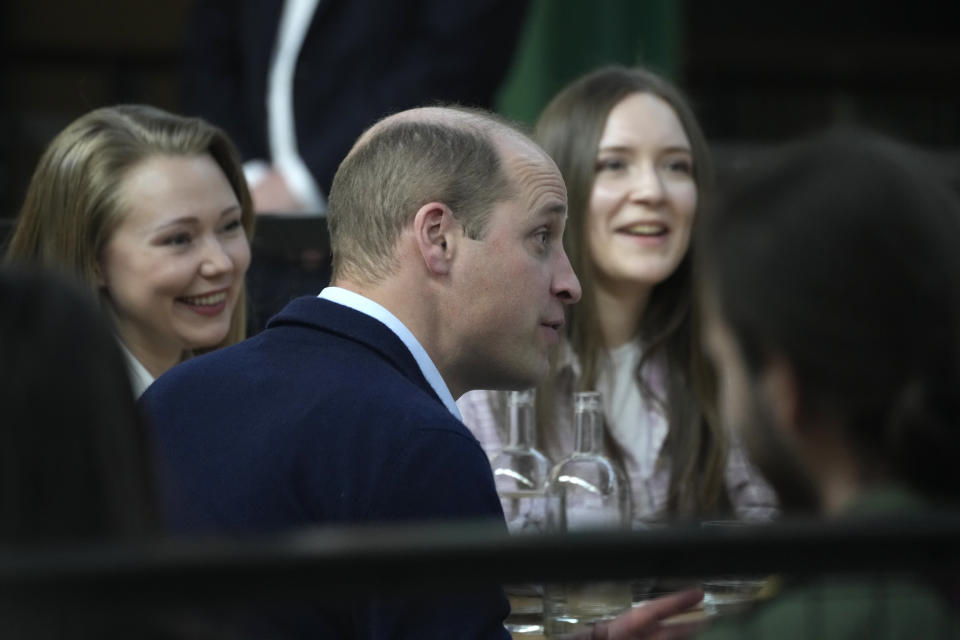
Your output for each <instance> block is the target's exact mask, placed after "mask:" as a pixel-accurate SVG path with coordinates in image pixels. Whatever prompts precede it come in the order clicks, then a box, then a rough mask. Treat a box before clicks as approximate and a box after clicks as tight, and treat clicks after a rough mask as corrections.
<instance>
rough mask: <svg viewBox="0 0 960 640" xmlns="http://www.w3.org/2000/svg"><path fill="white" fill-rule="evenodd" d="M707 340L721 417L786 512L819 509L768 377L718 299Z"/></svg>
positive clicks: (708, 309) (708, 319)
mask: <svg viewBox="0 0 960 640" xmlns="http://www.w3.org/2000/svg"><path fill="white" fill-rule="evenodd" d="M703 327H704V329H703V331H704V344H705V346H706V349H707V353H708V355H709V357H710V359H711V360H712V361H713V364H714V367H715V368H716V371H717V377H718V382H719V394H718V402H719V408H720V415H721V419H722V420H723V423H724V425H725V426H726V427H727V428H728V429H730V431H731V435H732V436H733V437H734V438H735V439H737V440H738V441H739V442H740V443H741V444H742V445H743V447H744V450H745V451H746V454H747V457H748V458H749V459H750V461H751V462H752V463H753V464H754V465H755V466H756V467H757V470H758V471H760V473H761V474H762V475H763V476H764V478H766V480H767V481H768V482H769V483H770V485H771V486H772V487H773V489H774V490H775V491H776V492H777V497H778V498H779V499H780V503H781V507H782V508H783V509H784V511H785V512H800V511H803V512H807V511H811V510H815V509H816V507H817V498H816V488H815V486H814V484H813V481H812V479H811V477H810V475H809V473H808V471H807V470H806V468H805V465H804V463H803V460H802V457H801V454H800V452H799V451H798V449H797V447H796V446H794V443H792V442H791V438H790V436H789V435H788V434H789V433H790V429H788V428H787V426H786V425H784V424H781V423H780V421H779V420H778V419H777V416H782V415H784V411H781V410H779V409H780V407H778V406H776V404H777V402H778V401H780V400H782V398H780V397H778V396H777V395H776V394H773V393H771V392H770V387H769V385H767V384H764V383H763V381H762V377H763V376H762V375H760V376H758V375H755V374H751V373H750V371H749V370H748V368H747V364H746V362H745V361H744V358H743V354H742V351H741V349H740V345H739V344H738V343H737V341H736V338H735V337H734V335H733V332H732V331H731V330H730V327H729V326H728V325H727V323H726V321H725V320H724V319H723V318H722V317H721V315H720V313H719V312H718V310H717V306H716V303H715V301H713V300H708V301H707V303H706V304H705V308H704V323H703Z"/></svg>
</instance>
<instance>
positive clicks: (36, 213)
mask: <svg viewBox="0 0 960 640" xmlns="http://www.w3.org/2000/svg"><path fill="white" fill-rule="evenodd" d="M203 154H209V155H210V156H211V157H212V158H213V160H214V162H216V163H217V165H218V166H219V167H220V168H221V169H222V170H223V173H224V175H225V176H226V178H227V181H228V182H229V183H230V186H231V188H232V189H233V192H234V194H235V195H236V196H237V200H238V201H239V203H240V209H241V223H242V225H243V228H244V230H245V232H246V235H247V238H248V239H250V238H252V236H253V226H254V211H253V203H252V201H251V198H250V191H249V189H248V188H247V183H246V180H245V179H244V177H243V168H242V165H241V162H240V156H239V154H238V153H237V150H236V147H234V145H233V143H232V142H231V141H230V139H229V138H228V137H227V135H226V134H225V133H224V132H223V131H222V130H220V129H219V128H217V127H215V126H213V125H211V124H209V123H208V122H206V121H204V120H201V119H199V118H185V117H182V116H177V115H173V114H171V113H167V112H166V111H163V110H161V109H157V108H155V107H149V106H145V105H119V106H113V107H104V108H101V109H96V110H94V111H91V112H90V113H87V114H86V115H84V116H81V117H80V118H78V119H77V120H75V121H74V122H72V123H71V124H70V125H69V126H67V128H66V129H64V130H63V131H62V132H60V134H59V135H57V137H56V138H54V139H53V141H52V142H51V143H50V145H49V146H48V147H47V148H46V150H45V151H44V153H43V155H42V156H41V157H40V161H39V163H38V164H37V168H36V169H35V170H34V173H33V177H32V178H31V180H30V185H29V187H28V188H27V194H26V197H25V199H24V203H23V207H22V208H21V209H20V215H19V217H18V219H17V225H16V228H15V230H14V232H13V235H12V237H11V239H10V245H9V248H8V250H7V255H6V261H7V262H12V263H33V264H39V265H41V266H44V267H46V268H52V269H56V270H60V271H65V272H67V273H70V274H72V275H73V276H75V277H78V278H79V279H80V281H81V282H82V283H83V284H85V285H86V286H88V287H89V288H90V289H91V290H92V291H93V292H94V293H95V294H97V295H100V296H101V302H104V299H103V297H102V296H103V293H102V292H99V291H98V285H97V277H96V274H97V263H98V260H99V257H100V254H101V252H102V251H103V249H104V247H105V246H106V244H107V242H108V241H109V239H110V237H111V236H112V235H113V232H114V231H115V230H116V228H117V226H118V225H119V223H120V221H121V220H122V219H123V216H124V215H125V211H126V206H125V204H124V202H123V201H122V198H121V187H122V185H123V182H124V179H125V178H126V176H127V174H128V173H129V172H130V170H131V169H133V168H134V167H135V166H137V165H139V164H140V163H142V162H143V161H145V160H146V159H148V158H151V157H153V156H157V155H180V156H192V155H203ZM245 335H246V293H245V288H244V289H241V292H240V297H239V298H238V300H237V305H236V307H235V308H234V311H233V316H232V317H231V321H230V331H229V332H228V333H227V336H226V337H225V338H224V340H223V342H221V343H220V344H218V345H215V346H214V347H212V348H217V347H222V346H226V345H228V344H233V343H235V342H239V341H240V340H242V339H243V338H244V337H245Z"/></svg>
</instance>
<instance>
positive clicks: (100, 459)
mask: <svg viewBox="0 0 960 640" xmlns="http://www.w3.org/2000/svg"><path fill="white" fill-rule="evenodd" d="M0 412H2V413H3V417H2V419H0V423H2V424H3V437H4V438H5V440H4V442H3V446H0V460H2V461H0V542H2V543H4V544H7V545H28V544H44V543H58V544H72V543H78V542H103V541H120V540H133V539H137V538H141V537H144V536H149V535H152V534H156V533H158V532H159V529H160V524H159V515H158V506H157V501H156V495H155V485H154V480H153V459H152V453H151V448H150V446H149V442H148V440H147V433H146V430H145V426H144V425H143V424H142V422H141V417H140V414H139V412H138V409H137V407H136V405H135V401H134V398H133V394H132V393H131V391H130V380H129V378H128V375H127V369H126V361H125V360H124V358H123V356H122V354H121V352H120V347H119V345H118V343H117V339H116V337H115V336H114V335H113V332H112V331H111V330H110V328H109V323H108V321H107V319H106V317H105V316H104V315H103V314H102V313H101V312H100V310H99V309H98V308H97V307H96V305H95V303H94V302H93V301H92V300H91V299H90V296H89V294H87V293H86V292H85V291H83V289H82V288H80V287H79V286H77V285H75V284H74V283H73V282H72V281H68V280H66V279H64V278H63V277H62V276H53V275H50V274H42V273H38V272H34V271H26V270H20V269H3V270H0Z"/></svg>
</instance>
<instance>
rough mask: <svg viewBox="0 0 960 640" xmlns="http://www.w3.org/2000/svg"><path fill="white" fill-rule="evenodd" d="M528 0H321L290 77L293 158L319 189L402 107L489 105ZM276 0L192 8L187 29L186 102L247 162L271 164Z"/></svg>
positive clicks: (209, 0)
mask: <svg viewBox="0 0 960 640" xmlns="http://www.w3.org/2000/svg"><path fill="white" fill-rule="evenodd" d="M527 4H528V2H527V0H470V1H469V2H450V1H449V0H404V1H403V2H383V1H382V0H320V2H319V4H318V6H317V9H316V12H315V14H314V17H313V21H312V22H311V24H310V27H309V30H308V31H307V34H306V36H305V38H304V43H303V47H302V49H301V51H300V56H299V59H298V62H297V67H296V69H295V71H294V79H293V110H294V120H295V123H296V138H297V145H298V150H299V152H300V156H301V157H302V158H303V160H304V163H305V164H306V165H307V167H308V168H309V169H310V171H311V173H312V174H313V176H314V178H315V179H316V181H317V184H318V185H319V187H320V188H321V189H322V190H323V192H324V193H329V191H330V183H331V181H332V180H333V174H334V173H335V172H336V169H337V167H338V166H339V164H340V161H341V160H342V159H343V157H344V156H345V155H346V153H347V151H349V150H350V147H351V146H352V145H353V142H354V141H355V140H356V139H357V137H358V136H359V135H360V133H361V132H362V131H363V130H364V129H365V128H366V127H367V126H368V125H370V124H372V123H373V122H375V121H377V120H378V119H380V118H381V117H383V116H385V115H387V114H390V113H393V112H395V111H400V110H403V109H407V108H410V107H416V106H421V105H425V104H432V103H436V102H457V103H462V104H467V105H472V106H480V107H489V106H491V104H492V103H493V97H494V93H495V91H496V90H497V88H498V87H499V85H500V83H501V81H502V80H503V77H504V76H505V74H506V71H507V68H508V66H509V64H510V61H511V58H512V56H513V51H514V48H515V43H516V41H517V39H518V35H519V31H520V27H521V26H522V24H523V19H524V17H525V14H526V8H527ZM282 7H283V2H282V1H281V0H200V1H199V2H197V8H196V11H195V13H194V16H193V20H192V24H191V26H190V28H189V30H188V39H187V60H186V65H185V68H184V72H185V77H186V79H187V84H186V90H185V94H186V105H187V110H188V112H189V113H190V114H192V115H200V116H203V117H205V118H207V119H208V120H210V121H212V122H213V123H215V124H217V125H219V126H221V127H223V128H224V129H226V130H227V133H229V134H230V136H231V137H232V138H233V139H234V140H235V141H236V142H237V144H238V146H239V147H240V150H241V153H242V154H243V156H244V158H245V159H252V158H263V159H266V160H269V157H270V156H269V142H268V138H267V113H266V96H267V75H268V72H269V69H270V63H271V56H272V54H273V49H274V46H275V41H276V36H277V27H278V24H279V21H280V14H281V11H282Z"/></svg>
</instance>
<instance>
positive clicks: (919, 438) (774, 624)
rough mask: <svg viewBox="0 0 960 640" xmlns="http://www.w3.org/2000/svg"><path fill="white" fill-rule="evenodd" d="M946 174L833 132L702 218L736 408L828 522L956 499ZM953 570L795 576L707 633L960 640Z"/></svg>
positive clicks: (706, 282) (957, 371)
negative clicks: (948, 578)
mask: <svg viewBox="0 0 960 640" xmlns="http://www.w3.org/2000/svg"><path fill="white" fill-rule="evenodd" d="M933 175H934V171H932V170H930V169H928V168H927V167H926V166H925V165H923V164H922V163H921V161H920V160H919V159H918V158H917V157H916V155H915V153H914V150H911V149H908V148H906V147H904V146H901V145H900V144H898V143H894V142H892V141H890V140H887V139H885V138H882V137H879V136H876V135H874V134H869V133H865V132H849V131H846V132H832V133H830V134H825V135H823V136H821V137H819V138H817V139H814V140H811V141H807V142H803V143H799V144H796V145H793V146H791V147H789V148H788V149H787V150H785V151H782V153H781V155H779V156H777V157H776V159H775V160H774V161H772V162H770V163H768V164H766V165H765V166H763V167H761V168H760V169H758V170H756V171H753V172H752V173H751V175H750V176H749V178H747V179H745V180H744V181H743V183H742V184H738V185H737V186H736V187H734V188H732V189H730V193H729V194H728V195H727V197H726V198H725V200H724V201H723V203H722V204H721V206H719V207H718V208H717V209H716V210H714V211H713V212H710V214H709V215H707V216H705V224H704V226H703V227H702V228H701V229H700V233H701V235H700V236H699V237H698V241H699V242H700V245H699V249H700V251H701V253H700V256H701V257H700V262H699V264H698V267H697V274H698V281H699V291H700V293H701V296H702V299H703V303H704V307H705V310H706V320H705V338H706V341H707V343H708V346H709V349H710V352H711V354H712V356H713V360H714V362H715V364H716V365H717V368H718V373H719V375H720V380H721V381H722V382H721V406H722V410H723V411H722V412H723V414H724V418H725V420H726V422H727V423H728V424H730V425H732V426H734V427H735V428H737V429H738V430H739V431H740V434H741V436H742V439H743V442H744V444H745V446H746V447H747V450H748V452H749V453H750V454H751V457H752V458H753V460H754V462H755V463H756V464H757V466H758V467H759V468H760V470H761V471H762V472H763V473H765V475H766V476H767V477H768V478H769V479H770V480H771V482H772V483H773V485H774V487H775V488H776V489H778V492H779V493H780V495H786V496H789V497H790V500H791V501H794V500H796V501H803V500H804V499H805V498H809V499H811V500H812V503H813V504H815V505H816V508H817V509H818V510H819V511H820V512H821V513H822V515H823V517H825V518H828V519H831V520H843V519H854V518H874V517H881V518H882V517H890V518H896V517H901V516H908V515H911V514H923V513H925V512H926V511H927V510H931V509H932V510H940V509H944V508H955V507H956V504H957V498H958V495H960V485H958V483H957V481H956V464H957V460H958V459H960V251H958V248H960V205H958V202H957V200H956V199H955V196H954V195H953V194H952V193H951V192H950V191H949V190H948V189H947V187H946V186H945V185H942V184H940V183H938V181H937V180H936V179H935V178H933V177H932V176H933ZM877 568H878V570H879V571H882V569H883V558H877ZM940 578H942V576H940V577H930V576H916V577H898V578H896V579H887V581H886V582H878V581H877V580H876V578H875V577H871V578H870V579H869V580H866V579H850V578H847V579H841V578H840V577H837V576H832V577H831V576H827V577H825V578H824V579H823V580H817V581H814V583H812V584H810V583H808V584H794V585H789V584H788V586H787V587H786V588H785V589H784V591H783V592H782V594H781V595H780V596H779V597H777V598H775V599H774V600H773V601H772V602H770V603H767V604H766V605H765V606H761V607H759V608H757V609H756V610H755V611H753V612H751V613H750V614H748V615H747V616H746V617H740V618H735V619H733V620H732V621H730V622H729V623H727V624H723V623H721V624H718V625H717V626H716V627H714V628H713V629H711V630H709V631H708V632H707V633H706V634H705V636H704V637H706V638H711V639H712V638H776V639H778V640H789V639H792V638H798V639H799V638H820V639H822V638H926V639H930V638H957V637H960V626H958V624H957V617H956V612H957V604H958V603H957V602H956V601H955V600H953V598H952V597H951V596H950V594H951V592H952V594H953V596H956V593H957V591H956V590H955V589H950V588H944V585H943V584H942V580H941V579H940ZM952 579H953V580H954V581H955V580H956V577H955V576H953V577H952Z"/></svg>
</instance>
